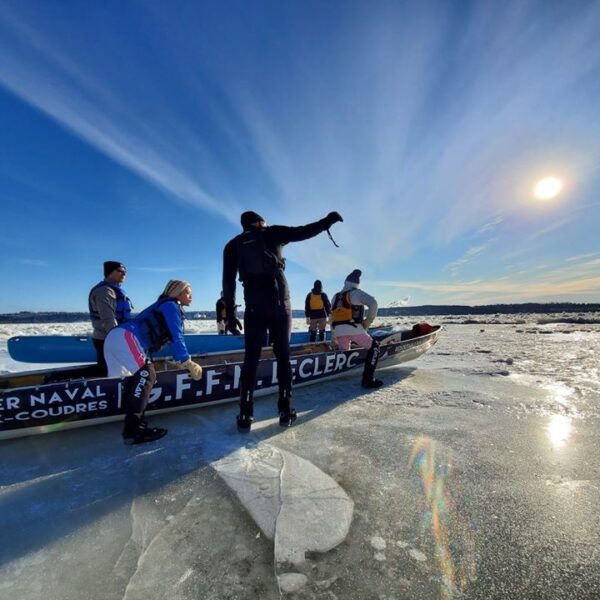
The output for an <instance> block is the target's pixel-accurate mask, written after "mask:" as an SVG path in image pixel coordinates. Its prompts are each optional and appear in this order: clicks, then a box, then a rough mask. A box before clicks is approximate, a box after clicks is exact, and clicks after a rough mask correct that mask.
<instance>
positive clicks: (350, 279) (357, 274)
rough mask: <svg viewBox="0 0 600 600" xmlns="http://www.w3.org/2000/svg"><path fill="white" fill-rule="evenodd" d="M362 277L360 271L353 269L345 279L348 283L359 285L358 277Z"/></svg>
mask: <svg viewBox="0 0 600 600" xmlns="http://www.w3.org/2000/svg"><path fill="white" fill-rule="evenodd" d="M361 275H362V271H361V270H360V269H354V271H352V273H350V275H348V277H346V281H347V282H349V283H357V284H358V283H360V276H361Z"/></svg>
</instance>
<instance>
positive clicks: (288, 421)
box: [277, 388, 298, 427]
mask: <svg viewBox="0 0 600 600" xmlns="http://www.w3.org/2000/svg"><path fill="white" fill-rule="evenodd" d="M277 410H278V411H279V424H280V425H281V427H291V426H292V424H293V423H294V421H295V420H296V419H297V418H298V415H297V414H296V411H295V410H294V409H293V408H292V390H286V389H281V388H280V389H279V399H278V401H277Z"/></svg>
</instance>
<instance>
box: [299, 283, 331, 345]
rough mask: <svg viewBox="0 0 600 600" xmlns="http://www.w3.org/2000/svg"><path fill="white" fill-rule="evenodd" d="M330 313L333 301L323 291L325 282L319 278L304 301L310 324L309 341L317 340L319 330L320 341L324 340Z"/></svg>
mask: <svg viewBox="0 0 600 600" xmlns="http://www.w3.org/2000/svg"><path fill="white" fill-rule="evenodd" d="M330 314H331V303H330V302H329V298H328V297H327V294H326V293H325V292H324V291H323V284H322V283H321V282H320V281H319V280H318V279H317V280H316V281H315V283H314V284H313V289H312V290H311V291H310V292H309V293H308V294H307V295H306V300H305V301H304V316H305V317H306V324H307V325H308V326H309V327H308V331H309V334H310V335H309V341H311V342H315V341H316V340H317V331H318V332H319V341H320V342H322V341H323V340H324V339H325V326H326V325H327V317H328V316H329V315H330Z"/></svg>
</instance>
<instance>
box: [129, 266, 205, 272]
mask: <svg viewBox="0 0 600 600" xmlns="http://www.w3.org/2000/svg"><path fill="white" fill-rule="evenodd" d="M196 269H199V267H198V266H195V267H186V266H177V267H136V268H135V270H136V271H145V272H147V273H171V272H173V271H192V270H196Z"/></svg>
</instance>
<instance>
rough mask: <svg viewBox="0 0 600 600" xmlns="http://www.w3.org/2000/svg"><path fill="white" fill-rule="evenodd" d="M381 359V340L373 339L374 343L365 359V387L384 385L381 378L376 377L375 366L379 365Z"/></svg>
mask: <svg viewBox="0 0 600 600" xmlns="http://www.w3.org/2000/svg"><path fill="white" fill-rule="evenodd" d="M378 360H379V342H378V341H377V340H373V344H372V346H371V348H370V350H369V352H368V353H367V358H366V359H365V367H364V369H363V375H362V382H361V385H362V386H363V387H364V388H378V387H381V386H382V385H383V381H381V379H375V377H374V374H375V368H376V367H377V361H378Z"/></svg>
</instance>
